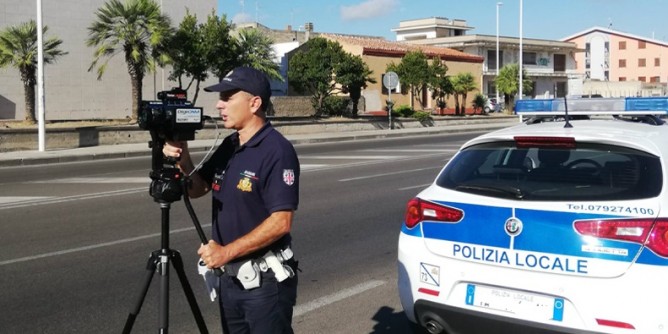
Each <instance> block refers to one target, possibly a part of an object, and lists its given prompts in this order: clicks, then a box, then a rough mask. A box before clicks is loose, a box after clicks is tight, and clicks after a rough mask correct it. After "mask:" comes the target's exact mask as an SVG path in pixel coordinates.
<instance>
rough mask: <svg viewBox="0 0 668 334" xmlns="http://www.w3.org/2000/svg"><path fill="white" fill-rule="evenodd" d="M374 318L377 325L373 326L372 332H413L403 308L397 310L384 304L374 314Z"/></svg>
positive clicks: (391, 333)
mask: <svg viewBox="0 0 668 334" xmlns="http://www.w3.org/2000/svg"><path fill="white" fill-rule="evenodd" d="M372 319H373V320H375V321H376V325H375V326H373V330H372V331H371V333H370V334H406V333H413V331H412V329H411V326H410V324H409V321H408V318H406V315H405V314H404V311H403V310H398V311H395V310H394V309H393V308H391V307H387V306H383V307H381V308H380V309H379V310H378V312H376V314H374V316H373V318H372Z"/></svg>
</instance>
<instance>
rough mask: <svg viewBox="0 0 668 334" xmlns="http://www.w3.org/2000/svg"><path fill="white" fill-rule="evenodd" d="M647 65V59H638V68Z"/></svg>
mask: <svg viewBox="0 0 668 334" xmlns="http://www.w3.org/2000/svg"><path fill="white" fill-rule="evenodd" d="M645 65H647V60H645V58H640V59H638V67H645Z"/></svg>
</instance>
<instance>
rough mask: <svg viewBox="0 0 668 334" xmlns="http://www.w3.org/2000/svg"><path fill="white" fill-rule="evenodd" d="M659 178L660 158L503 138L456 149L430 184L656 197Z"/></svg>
mask: <svg viewBox="0 0 668 334" xmlns="http://www.w3.org/2000/svg"><path fill="white" fill-rule="evenodd" d="M662 177H663V176H662V173H661V162H660V159H659V158H658V157H657V156H655V155H652V154H649V153H647V152H642V151H638V150H634V149H629V148H625V147H620V146H613V145H604V144H585V143H577V145H575V147H573V148H554V147H522V148H518V147H517V145H516V144H515V142H514V141H504V142H494V143H486V144H480V145H475V146H471V147H468V148H466V149H465V150H463V151H461V152H460V153H459V154H457V155H456V156H455V157H454V158H453V160H452V161H451V162H450V163H449V164H448V165H447V167H446V168H445V169H444V170H443V172H442V173H441V174H440V175H439V176H438V178H437V180H436V184H437V185H439V186H441V187H444V188H448V189H452V190H456V191H461V192H467V193H475V194H479V195H483V196H489V197H497V198H510V199H516V200H527V201H572V200H587V201H598V200H632V199H643V198H651V197H656V196H658V194H659V193H660V192H661V187H662V184H663V180H662Z"/></svg>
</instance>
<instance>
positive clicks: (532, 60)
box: [522, 52, 537, 65]
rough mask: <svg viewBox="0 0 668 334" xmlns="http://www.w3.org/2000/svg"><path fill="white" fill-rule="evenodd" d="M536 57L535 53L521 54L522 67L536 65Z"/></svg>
mask: <svg viewBox="0 0 668 334" xmlns="http://www.w3.org/2000/svg"><path fill="white" fill-rule="evenodd" d="M536 56H537V55H536V53H535V52H522V65H536V64H537V62H536V58H537V57H536Z"/></svg>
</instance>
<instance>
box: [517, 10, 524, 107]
mask: <svg viewBox="0 0 668 334" xmlns="http://www.w3.org/2000/svg"><path fill="white" fill-rule="evenodd" d="M522 53H523V48H522V0H520V74H519V75H520V83H519V85H520V87H519V88H520V94H519V98H518V100H521V99H522V95H524V94H523V93H524V92H523V91H522V81H523V79H524V78H522V65H523V64H522V63H523V60H522V56H523V55H522Z"/></svg>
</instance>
